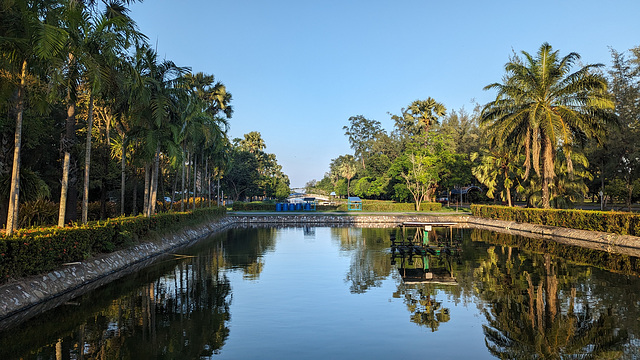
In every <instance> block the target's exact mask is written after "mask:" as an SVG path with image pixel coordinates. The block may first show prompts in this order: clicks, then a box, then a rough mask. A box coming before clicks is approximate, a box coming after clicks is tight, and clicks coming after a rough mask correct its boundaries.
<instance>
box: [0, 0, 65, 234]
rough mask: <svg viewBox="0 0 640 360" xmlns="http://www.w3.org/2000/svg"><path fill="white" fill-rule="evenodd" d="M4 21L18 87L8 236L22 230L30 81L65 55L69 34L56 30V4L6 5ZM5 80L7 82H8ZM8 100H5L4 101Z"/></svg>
mask: <svg viewBox="0 0 640 360" xmlns="http://www.w3.org/2000/svg"><path fill="white" fill-rule="evenodd" d="M2 5H3V8H2V12H3V17H2V21H1V22H0V58H1V60H2V65H3V68H5V69H6V70H7V72H8V73H9V74H11V76H10V80H15V81H7V82H8V83H14V85H15V86H13V88H14V89H15V105H14V106H15V113H16V128H15V136H14V151H13V166H12V173H11V190H10V195H9V210H8V214H7V231H6V233H7V234H11V233H12V232H13V231H14V230H15V229H17V227H18V208H19V197H20V181H19V179H20V151H21V148H22V120H23V114H24V100H25V97H26V91H27V88H26V81H27V78H28V77H30V76H32V75H33V73H34V71H36V70H37V69H43V68H46V67H47V66H48V65H50V62H51V59H53V58H55V57H56V56H57V55H58V54H60V53H61V51H62V49H63V47H64V43H65V41H66V39H67V37H68V34H67V33H66V32H65V31H63V30H62V29H60V28H58V27H56V26H55V25H54V24H55V21H56V20H57V16H58V15H59V14H58V11H57V10H58V9H59V4H58V3H57V2H55V1H46V0H42V1H22V0H15V1H7V2H3V4H2ZM4 81H5V80H3V82H4ZM2 101H4V99H2Z"/></svg>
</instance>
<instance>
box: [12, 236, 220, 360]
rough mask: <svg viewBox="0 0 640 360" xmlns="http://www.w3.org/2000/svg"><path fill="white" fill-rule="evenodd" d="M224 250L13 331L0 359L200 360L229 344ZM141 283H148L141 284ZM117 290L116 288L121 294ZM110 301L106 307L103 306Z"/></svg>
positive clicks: (172, 263) (174, 264) (165, 267)
mask: <svg viewBox="0 0 640 360" xmlns="http://www.w3.org/2000/svg"><path fill="white" fill-rule="evenodd" d="M223 262H224V259H223V253H222V249H221V248H220V247H217V248H213V249H211V250H210V252H209V253H208V256H203V257H189V256H176V257H175V259H170V260H166V261H165V263H163V264H161V265H160V266H159V267H157V268H155V269H154V270H153V271H145V272H143V273H141V274H139V276H135V277H130V278H127V279H124V280H123V281H122V282H121V283H120V284H117V285H116V284H114V285H115V286H109V287H107V288H105V289H102V290H99V291H97V292H95V293H93V294H90V295H87V296H84V297H81V298H80V299H78V300H76V302H74V303H70V304H69V305H67V306H65V307H62V308H59V309H56V311H54V312H51V313H47V314H46V315H45V316H42V317H40V318H38V319H35V320H34V321H31V322H29V323H27V324H25V325H23V326H20V327H18V328H17V329H15V330H14V331H13V334H12V337H11V338H10V340H9V339H7V338H5V337H3V339H6V340H9V341H6V342H5V341H2V342H1V343H0V349H1V350H0V354H3V355H2V356H0V358H3V359H12V358H38V359H113V358H126V359H138V358H149V357H155V358H198V357H200V356H208V355H212V354H215V353H216V352H217V351H218V350H219V349H220V348H222V346H223V345H224V343H225V340H226V339H227V337H228V336H229V329H228V321H229V319H230V313H229V304H230V301H231V287H230V283H229V280H228V278H227V277H226V275H224V274H223V273H221V272H220V271H219V269H220V264H221V263H223ZM145 279H149V280H147V281H145ZM141 282H142V283H143V284H142V285H140V283H141ZM118 285H119V286H118ZM107 299H109V300H107Z"/></svg>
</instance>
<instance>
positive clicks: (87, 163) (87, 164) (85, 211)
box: [82, 90, 104, 225]
mask: <svg viewBox="0 0 640 360" xmlns="http://www.w3.org/2000/svg"><path fill="white" fill-rule="evenodd" d="M92 127H93V91H91V90H89V111H88V114H87V142H86V144H85V150H84V151H85V156H84V184H83V188H82V223H83V224H85V225H86V224H87V221H88V217H89V170H90V168H91V128H92ZM102 192H104V189H102Z"/></svg>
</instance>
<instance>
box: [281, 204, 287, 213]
mask: <svg viewBox="0 0 640 360" xmlns="http://www.w3.org/2000/svg"><path fill="white" fill-rule="evenodd" d="M282 211H287V203H282Z"/></svg>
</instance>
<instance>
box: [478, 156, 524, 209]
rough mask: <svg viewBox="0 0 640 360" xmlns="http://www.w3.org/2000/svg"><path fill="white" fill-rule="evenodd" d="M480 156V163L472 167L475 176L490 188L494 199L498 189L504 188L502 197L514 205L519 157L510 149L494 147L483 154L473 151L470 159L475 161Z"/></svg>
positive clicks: (501, 193)
mask: <svg viewBox="0 0 640 360" xmlns="http://www.w3.org/2000/svg"><path fill="white" fill-rule="evenodd" d="M478 157H480V164H478V165H477V166H475V167H473V168H472V169H471V173H472V174H473V176H475V177H476V179H478V181H480V183H482V184H483V185H484V186H486V187H487V188H488V190H487V196H488V197H490V198H492V199H493V198H494V197H495V192H496V190H498V189H500V188H502V191H500V197H501V198H502V200H506V201H507V204H508V205H509V206H512V204H511V188H512V187H513V185H514V178H515V177H516V175H517V172H518V169H519V166H520V161H519V157H518V156H517V155H516V154H514V153H512V152H510V151H508V150H503V149H492V150H485V151H483V153H482V155H479V154H478V153H472V154H471V157H470V159H471V161H475V160H476V159H477V158H478Z"/></svg>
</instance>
